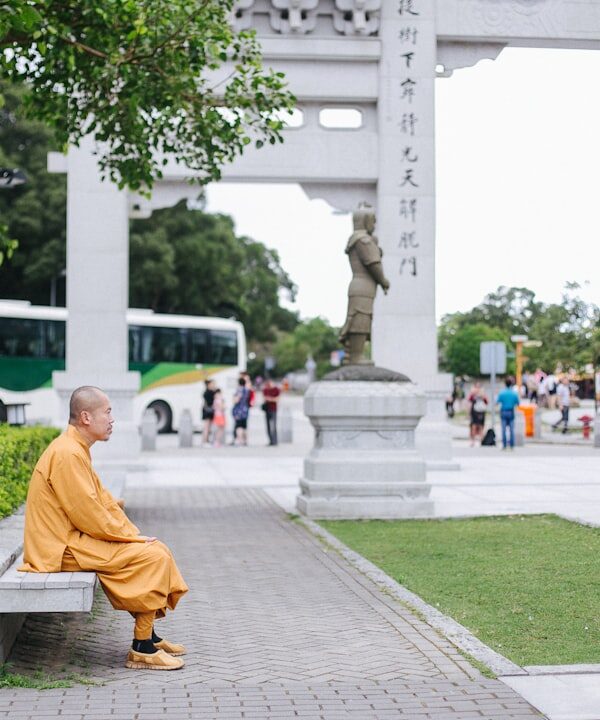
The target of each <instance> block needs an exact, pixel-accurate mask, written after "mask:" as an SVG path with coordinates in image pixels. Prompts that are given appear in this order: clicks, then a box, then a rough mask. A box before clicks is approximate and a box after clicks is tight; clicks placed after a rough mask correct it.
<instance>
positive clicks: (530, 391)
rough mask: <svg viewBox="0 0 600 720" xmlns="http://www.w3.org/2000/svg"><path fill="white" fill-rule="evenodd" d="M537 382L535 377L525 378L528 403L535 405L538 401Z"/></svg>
mask: <svg viewBox="0 0 600 720" xmlns="http://www.w3.org/2000/svg"><path fill="white" fill-rule="evenodd" d="M538 390H539V382H538V381H537V380H536V379H535V375H532V374H530V375H528V376H527V398H528V399H529V402H533V403H537V401H538Z"/></svg>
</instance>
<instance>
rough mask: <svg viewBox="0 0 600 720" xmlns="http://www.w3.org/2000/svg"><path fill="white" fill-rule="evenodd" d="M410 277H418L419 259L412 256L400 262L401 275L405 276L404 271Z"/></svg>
mask: <svg viewBox="0 0 600 720" xmlns="http://www.w3.org/2000/svg"><path fill="white" fill-rule="evenodd" d="M405 270H406V272H407V273H408V274H409V275H413V276H415V277H416V275H417V258H416V257H415V256H414V255H412V256H411V257H404V258H402V260H401V261H400V275H403V274H404V271H405Z"/></svg>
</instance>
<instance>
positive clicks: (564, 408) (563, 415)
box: [552, 375, 571, 435]
mask: <svg viewBox="0 0 600 720" xmlns="http://www.w3.org/2000/svg"><path fill="white" fill-rule="evenodd" d="M556 399H557V401H558V409H559V410H560V420H558V422H555V423H554V425H553V426H552V429H553V430H558V426H559V425H560V424H561V423H563V429H562V432H563V435H565V434H566V432H567V431H568V428H569V409H570V407H571V388H570V385H569V378H568V377H567V376H566V375H564V376H563V377H562V378H561V380H560V382H559V384H558V387H557V388H556Z"/></svg>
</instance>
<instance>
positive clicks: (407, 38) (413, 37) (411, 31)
mask: <svg viewBox="0 0 600 720" xmlns="http://www.w3.org/2000/svg"><path fill="white" fill-rule="evenodd" d="M418 34H419V31H418V30H417V28H414V27H403V28H402V29H401V30H400V32H399V33H398V40H400V42H401V43H402V44H408V45H416V44H417V35H418Z"/></svg>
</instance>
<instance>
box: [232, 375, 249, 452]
mask: <svg viewBox="0 0 600 720" xmlns="http://www.w3.org/2000/svg"><path fill="white" fill-rule="evenodd" d="M249 412H250V390H249V389H248V387H247V385H246V378H244V377H240V379H239V380H238V389H237V391H236V393H235V395H234V398H233V408H232V410H231V414H232V415H233V419H234V421H235V425H234V428H233V444H234V445H247V444H248V414H249Z"/></svg>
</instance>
